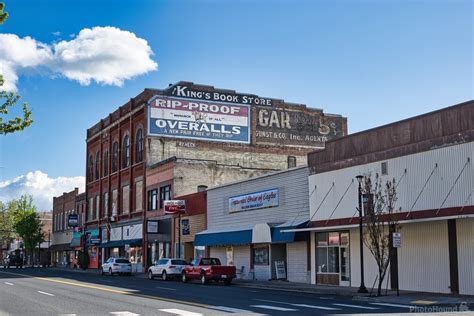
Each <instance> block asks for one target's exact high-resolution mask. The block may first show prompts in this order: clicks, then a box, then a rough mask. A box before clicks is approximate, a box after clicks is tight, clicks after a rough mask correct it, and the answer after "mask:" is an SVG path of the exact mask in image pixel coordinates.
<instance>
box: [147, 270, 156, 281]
mask: <svg viewBox="0 0 474 316" xmlns="http://www.w3.org/2000/svg"><path fill="white" fill-rule="evenodd" d="M154 278H155V277H154V276H153V272H151V270H150V271H148V280H153V279H154Z"/></svg>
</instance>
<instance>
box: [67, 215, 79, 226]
mask: <svg viewBox="0 0 474 316" xmlns="http://www.w3.org/2000/svg"><path fill="white" fill-rule="evenodd" d="M78 225H79V214H69V215H68V216H67V226H69V227H77V226H78Z"/></svg>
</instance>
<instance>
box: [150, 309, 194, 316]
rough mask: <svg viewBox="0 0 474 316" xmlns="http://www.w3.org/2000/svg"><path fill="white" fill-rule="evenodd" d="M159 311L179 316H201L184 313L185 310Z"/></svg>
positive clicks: (188, 312)
mask: <svg viewBox="0 0 474 316" xmlns="http://www.w3.org/2000/svg"><path fill="white" fill-rule="evenodd" d="M159 311H161V312H165V313H170V314H175V315H179V316H203V315H202V314H201V313H194V312H190V311H185V310H182V309H177V308H165V309H160V310H159Z"/></svg>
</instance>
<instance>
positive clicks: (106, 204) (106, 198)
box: [104, 192, 109, 217]
mask: <svg viewBox="0 0 474 316" xmlns="http://www.w3.org/2000/svg"><path fill="white" fill-rule="evenodd" d="M107 216H109V192H105V193H104V217H107Z"/></svg>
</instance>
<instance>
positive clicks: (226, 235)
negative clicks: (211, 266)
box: [194, 228, 252, 246]
mask: <svg viewBox="0 0 474 316" xmlns="http://www.w3.org/2000/svg"><path fill="white" fill-rule="evenodd" d="M251 243H252V228H248V229H237V230H228V231H218V230H217V231H216V230H214V231H212V230H205V231H203V232H200V233H198V234H196V236H195V237H194V246H230V245H246V244H251Z"/></svg>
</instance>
